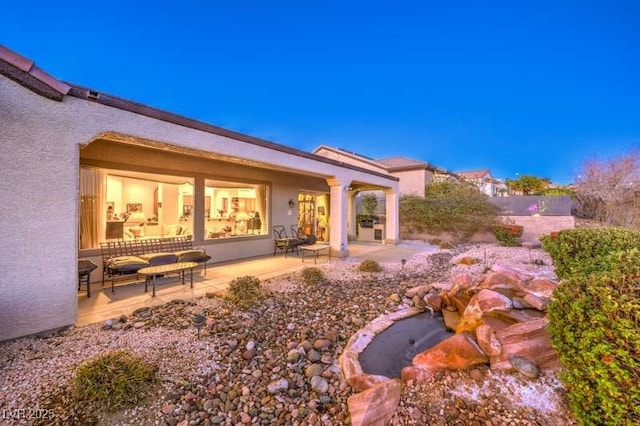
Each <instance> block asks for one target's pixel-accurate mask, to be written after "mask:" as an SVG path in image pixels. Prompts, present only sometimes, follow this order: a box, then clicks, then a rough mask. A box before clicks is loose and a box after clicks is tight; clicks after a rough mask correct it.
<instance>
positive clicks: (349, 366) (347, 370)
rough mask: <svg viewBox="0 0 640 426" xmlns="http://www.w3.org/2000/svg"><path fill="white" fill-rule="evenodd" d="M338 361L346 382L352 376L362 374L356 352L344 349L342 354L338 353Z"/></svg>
mask: <svg viewBox="0 0 640 426" xmlns="http://www.w3.org/2000/svg"><path fill="white" fill-rule="evenodd" d="M338 361H339V363H340V370H341V371H342V377H344V378H345V380H347V382H348V381H349V380H350V379H351V377H353V376H357V375H360V374H364V372H363V371H362V366H360V358H359V356H358V354H357V353H355V352H351V351H345V352H343V353H342V355H340V358H339V359H338Z"/></svg>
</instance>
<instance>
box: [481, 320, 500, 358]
mask: <svg viewBox="0 0 640 426" xmlns="http://www.w3.org/2000/svg"><path fill="white" fill-rule="evenodd" d="M476 340H477V341H478V346H480V348H481V349H482V351H483V352H484V353H485V354H487V355H489V356H496V355H500V352H502V346H501V345H500V342H499V341H498V339H497V338H496V336H495V334H494V332H493V329H492V328H491V326H489V325H481V326H478V328H476Z"/></svg>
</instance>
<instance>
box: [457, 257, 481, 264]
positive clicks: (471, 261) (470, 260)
mask: <svg viewBox="0 0 640 426" xmlns="http://www.w3.org/2000/svg"><path fill="white" fill-rule="evenodd" d="M458 263H459V264H460V265H475V264H476V263H478V259H476V258H475V257H471V256H464V257H461V258H460V259H459V260H458Z"/></svg>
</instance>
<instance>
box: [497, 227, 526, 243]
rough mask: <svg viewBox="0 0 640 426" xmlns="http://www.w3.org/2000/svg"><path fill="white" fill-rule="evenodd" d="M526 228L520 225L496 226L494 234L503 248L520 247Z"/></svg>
mask: <svg viewBox="0 0 640 426" xmlns="http://www.w3.org/2000/svg"><path fill="white" fill-rule="evenodd" d="M523 232H524V228H523V227H522V226H520V225H506V224H505V225H496V226H495V227H494V228H493V234H494V235H495V236H496V240H498V242H499V243H500V244H502V245H503V246H507V247H518V246H519V245H520V237H522V233H523Z"/></svg>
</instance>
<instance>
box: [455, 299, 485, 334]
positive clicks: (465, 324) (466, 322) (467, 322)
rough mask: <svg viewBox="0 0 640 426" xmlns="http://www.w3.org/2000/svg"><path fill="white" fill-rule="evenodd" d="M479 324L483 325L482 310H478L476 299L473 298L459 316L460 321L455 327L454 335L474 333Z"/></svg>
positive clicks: (478, 305)
mask: <svg viewBox="0 0 640 426" xmlns="http://www.w3.org/2000/svg"><path fill="white" fill-rule="evenodd" d="M481 324H483V321H482V309H480V304H479V303H478V297H477V296H473V297H472V298H471V300H470V301H469V303H468V304H467V307H466V308H465V310H464V312H463V313H462V315H461V316H460V321H459V322H458V326H457V327H456V333H462V332H465V331H469V332H474V331H475V329H476V328H478V326H479V325H481Z"/></svg>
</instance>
